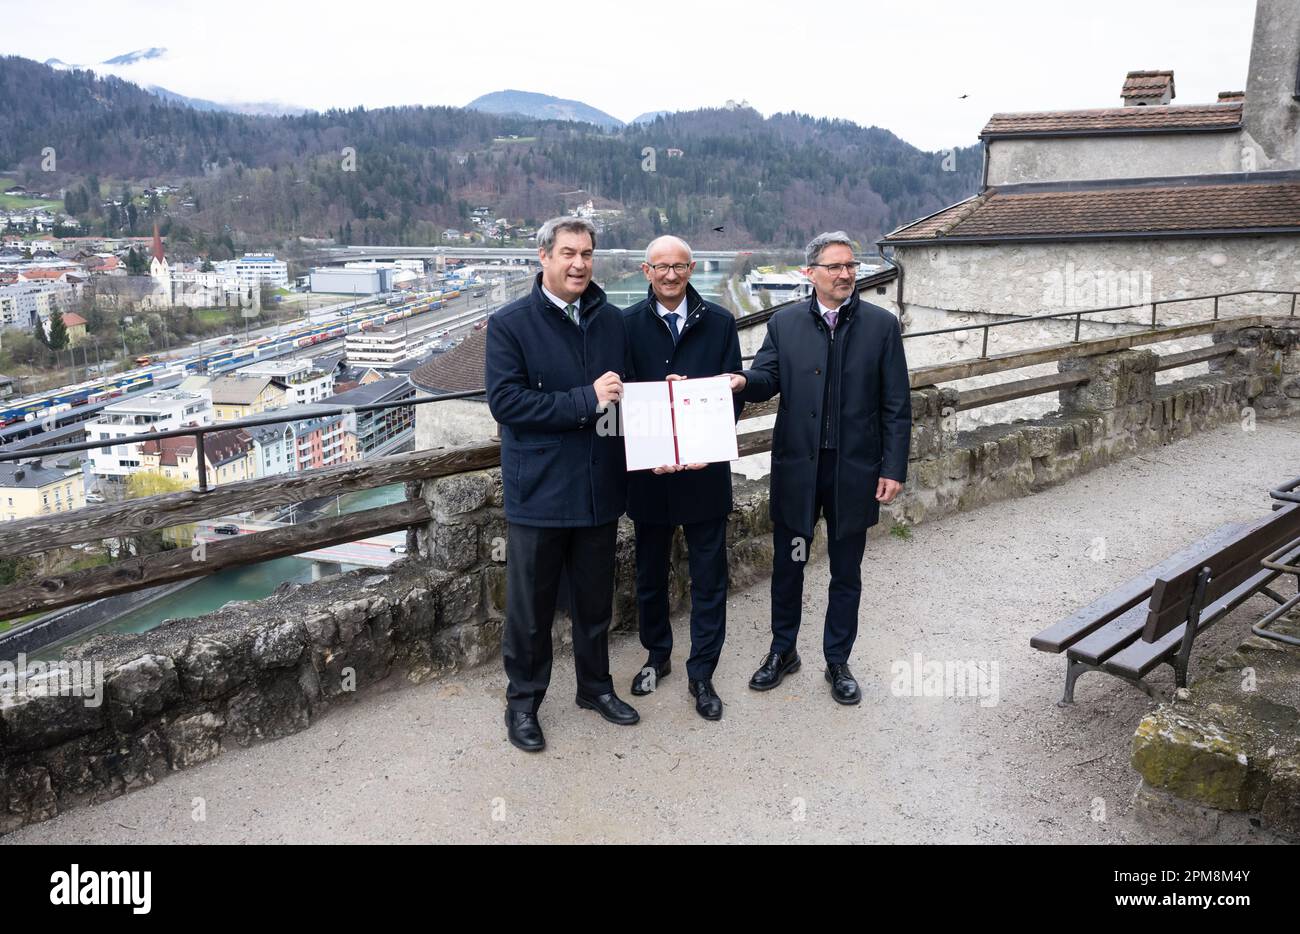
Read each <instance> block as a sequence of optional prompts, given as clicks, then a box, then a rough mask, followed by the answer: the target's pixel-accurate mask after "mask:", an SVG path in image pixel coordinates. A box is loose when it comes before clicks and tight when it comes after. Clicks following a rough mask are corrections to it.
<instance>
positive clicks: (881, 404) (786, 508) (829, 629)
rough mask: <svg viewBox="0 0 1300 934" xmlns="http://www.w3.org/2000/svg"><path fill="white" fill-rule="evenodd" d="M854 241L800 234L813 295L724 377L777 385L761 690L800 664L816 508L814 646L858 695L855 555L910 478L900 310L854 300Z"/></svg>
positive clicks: (844, 691)
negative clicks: (819, 585) (821, 551)
mask: <svg viewBox="0 0 1300 934" xmlns="http://www.w3.org/2000/svg"><path fill="white" fill-rule="evenodd" d="M853 250H854V244H853V241H852V240H850V239H849V236H848V234H846V233H844V232H843V231H835V232H834V233H824V234H821V235H819V236H817V237H815V238H814V239H813V241H812V242H811V243H809V244H808V247H807V252H806V259H807V262H808V266H807V268H806V269H805V270H804V273H805V275H807V276H808V278H809V279H810V280H812V284H813V289H814V293H815V294H814V295H813V297H812V298H811V300H810V301H808V302H806V303H804V302H801V303H799V304H797V305H793V306H791V307H789V308H783V309H781V310H780V311H778V312H777V313H776V314H774V315H773V316H772V318H771V319H770V320H769V321H768V323H767V336H766V338H765V339H764V341H763V346H762V347H761V348H760V349H759V351H758V355H757V356H756V357H755V359H754V365H753V367H752V368H751V369H749V370H746V371H745V372H744V373H743V374H742V375H739V376H734V377H732V381H731V382H732V389H733V391H735V392H737V393H738V394H739V395H740V398H742V399H743V400H745V401H746V402H764V401H766V400H768V399H770V398H772V397H773V396H774V395H776V394H777V393H778V392H779V393H780V394H781V403H780V408H779V410H778V412H777V416H776V427H775V428H774V429H773V432H772V479H771V496H770V500H771V512H772V524H773V533H772V537H773V558H772V644H771V650H770V651H769V652H768V654H767V655H766V656H765V657H764V659H763V661H762V664H760V665H759V668H758V670H757V671H756V672H754V676H753V677H752V678H751V679H750V682H749V686H750V687H751V688H753V689H754V690H756V691H769V690H771V689H772V688H774V687H776V686H777V685H779V684H780V683H781V681H782V680H783V679H784V678H785V676H786V675H787V674H791V673H793V672H795V671H798V670H799V665H800V661H799V653H798V652H797V651H796V642H797V640H798V635H799V623H800V618H801V614H802V609H803V572H804V565H805V564H806V562H807V558H808V546H809V544H810V543H811V541H812V535H813V528H814V527H815V526H816V524H817V518H818V516H819V515H824V516H825V517H826V550H827V554H828V557H829V559H830V571H831V583H830V590H829V593H828V595H827V601H826V622H825V627H824V631H823V638H822V652H823V654H824V656H825V659H826V680H827V682H829V684H830V685H831V696H832V697H833V698H834V699H835V700H836V701H838V702H839V703H841V704H856V703H858V702H859V701H861V700H862V693H861V690H860V689H859V687H858V683H857V680H856V679H855V678H854V677H853V673H852V671H850V670H849V665H848V661H849V654H850V652H852V650H853V642H854V640H855V639H856V638H857V632H858V604H859V601H860V599H861V596H862V578H861V569H862V554H863V551H864V549H865V548H866V542H867V529H868V528H870V527H871V526H873V525H875V524H876V522H877V521H879V518H880V504H881V503H889V502H892V501H893V500H894V498H895V497H896V496H897V495H898V493H899V491H900V490H901V489H902V486H903V482H904V481H905V480H906V479H907V454H908V447H909V444H910V442H911V432H912V404H911V392H910V387H909V383H908V376H907V360H906V358H905V357H904V355H903V337H902V332H901V329H900V328H899V324H898V319H897V318H895V317H894V315H892V314H891V313H890V312H888V311H886V310H885V309H884V308H880V307H878V306H876V305H872V304H869V303H867V302H864V301H861V300H860V299H859V298H858V292H857V288H856V277H857V261H856V260H855V258H854V254H853Z"/></svg>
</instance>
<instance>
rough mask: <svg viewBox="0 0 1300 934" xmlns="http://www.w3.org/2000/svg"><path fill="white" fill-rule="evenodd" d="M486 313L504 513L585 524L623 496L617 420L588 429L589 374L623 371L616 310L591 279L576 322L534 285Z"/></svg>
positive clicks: (621, 504) (548, 522) (592, 407)
mask: <svg viewBox="0 0 1300 934" xmlns="http://www.w3.org/2000/svg"><path fill="white" fill-rule="evenodd" d="M541 282H542V277H541V274H540V273H539V274H538V276H537V281H536V282H534V283H533V291H532V294H530V295H527V296H525V297H524V298H521V299H519V300H518V301H515V302H512V303H510V304H509V305H507V306H506V307H504V308H502V309H501V310H500V311H498V312H497V313H496V314H494V315H493V316H492V317H491V318H490V319H488V320H489V323H488V329H487V349H486V351H485V354H486V370H487V373H486V378H487V397H488V407H489V408H490V409H491V410H492V417H493V418H495V419H496V420H497V422H499V423H500V425H501V485H502V488H503V490H504V492H505V506H506V518H507V519H508V520H509V521H510V522H514V523H517V524H519V525H532V526H570V527H581V526H594V525H603V524H605V523H606V522H613V521H614V520H615V519H617V518H618V517H619V516H621V515H622V514H623V510H624V508H625V507H626V504H627V462H626V460H625V458H624V456H623V439H622V438H621V437H620V436H619V434H618V423H617V421H616V420H615V421H614V422H613V429H612V430H611V431H609V432H598V431H597V430H596V427H597V425H598V424H599V423H600V422H601V413H599V412H597V411H596V390H595V389H593V388H592V383H594V382H595V381H596V380H597V378H599V377H600V376H601V375H603V374H604V373H605V372H607V371H609V370H613V371H614V372H615V373H618V374H619V376H620V377H621V378H623V379H625V380H627V379H630V378H631V372H632V370H631V363H630V360H629V359H628V356H627V335H626V332H625V331H624V328H623V313H622V311H621V310H620V309H619V308H617V307H615V306H614V305H611V304H609V303H608V302H606V301H605V293H604V292H602V291H601V290H600V288H599V287H598V286H597V285H596V284H595V283H594V282H593V283H592V284H591V285H590V286H588V287H587V291H586V292H584V293H583V295H582V299H581V302H580V308H581V313H580V318H581V320H582V326H581V327H579V326H578V325H576V324H574V323H573V322H572V321H570V320H569V319H568V318H567V317H566V316H565V314H564V312H563V311H561V310H560V309H559V308H557V307H555V305H553V304H552V303H551V302H550V301H549V300H548V299H547V298H546V296H545V295H544V294H543V293H542V288H541Z"/></svg>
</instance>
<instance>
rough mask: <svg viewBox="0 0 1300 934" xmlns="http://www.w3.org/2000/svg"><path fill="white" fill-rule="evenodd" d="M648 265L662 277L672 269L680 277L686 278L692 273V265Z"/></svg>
mask: <svg viewBox="0 0 1300 934" xmlns="http://www.w3.org/2000/svg"><path fill="white" fill-rule="evenodd" d="M646 265H647V266H650V268H651V269H653V270H654V271H655V272H657V273H658V274H659V275H661V276H662V275H663V274H664V273H666V272H667V271H668V270H670V269H671V270H672V271H673V272H675V273H677V275H679V276H684V275H686V274H687V273H688V272H690V271H691V264H690V263H655V264H654V265H651V264H650V263H646Z"/></svg>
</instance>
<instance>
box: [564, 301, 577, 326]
mask: <svg viewBox="0 0 1300 934" xmlns="http://www.w3.org/2000/svg"><path fill="white" fill-rule="evenodd" d="M564 313H565V314H566V315H568V316H569V320H570V321H572V322H573V323H574V324H577V323H578V306H577V305H572V304H570V305H565V306H564Z"/></svg>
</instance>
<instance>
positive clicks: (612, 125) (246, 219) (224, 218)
mask: <svg viewBox="0 0 1300 934" xmlns="http://www.w3.org/2000/svg"><path fill="white" fill-rule="evenodd" d="M153 51H154V50H148V49H146V50H143V52H141V53H133V54H141V55H146V54H149V53H151V52H153ZM119 67H126V68H131V67H133V66H132V65H126V66H119ZM503 95H504V96H501V95H498V96H496V97H495V102H493V101H489V102H488V103H489V106H494V107H500V108H501V109H502V110H503V111H505V112H502V113H494V112H485V110H483V109H480V108H479V107H469V108H457V107H423V106H420V107H409V106H408V107H385V108H380V109H374V110H367V109H365V108H361V107H355V108H351V109H347V110H329V111H326V112H316V111H307V112H304V113H300V114H292V115H284V116H268V115H264V114H243V113H236V112H232V111H231V110H230V109H229V108H228V106H226V105H220V104H214V103H213V102H210V101H194V100H193V99H190V98H186V97H183V96H181V95H173V94H169V93H166V92H164V93H161V94H160V93H159V90H158V89H155V90H153V91H148V90H145V89H144V88H142V87H140V86H138V85H137V84H134V83H132V82H130V81H126V80H123V79H121V78H118V77H114V76H112V75H107V76H100V75H98V74H92V73H91V72H90V71H86V70H65V69H61V68H56V67H54V66H51V65H46V64H42V63H39V62H34V61H31V60H29V59H24V58H20V57H17V56H9V57H3V58H0V172H5V173H6V174H7V175H8V177H9V178H11V179H16V180H17V181H19V182H21V183H22V184H24V185H26V186H27V187H29V188H34V189H36V190H40V191H59V190H60V189H62V190H64V191H65V192H66V193H67V195H66V197H65V208H66V209H67V210H68V211H69V212H70V213H73V214H75V215H77V216H78V217H79V218H81V219H82V220H83V222H84V223H85V224H86V225H88V226H89V227H90V229H91V230H93V231H95V232H102V233H114V234H121V233H128V234H133V235H143V234H146V233H148V232H149V231H150V230H151V229H152V224H153V221H154V220H157V221H158V222H159V223H160V225H161V226H162V228H163V232H164V234H165V235H167V236H169V238H170V239H169V243H174V244H186V243H187V244H189V245H190V247H192V248H193V250H194V251H196V252H200V253H204V254H205V255H210V256H211V257H212V258H213V259H220V258H225V256H226V254H229V253H230V252H232V251H234V250H236V249H239V248H250V249H251V248H265V247H273V246H276V245H277V244H283V243H289V242H295V241H297V239H298V238H300V237H302V238H332V239H334V240H340V241H345V242H349V243H409V244H428V243H436V242H438V240H439V238H440V236H441V234H442V231H443V230H444V229H445V228H449V227H454V228H456V229H458V230H468V229H472V224H471V221H470V214H471V211H472V210H473V209H474V208H476V207H487V208H488V209H489V211H490V212H491V216H492V217H506V218H510V219H512V220H514V221H516V222H518V223H520V224H522V225H523V226H533V225H535V224H536V223H537V222H539V221H540V220H543V219H545V218H547V217H550V216H553V215H555V214H559V213H562V212H565V211H568V210H570V209H572V208H573V207H575V206H577V205H581V204H584V203H585V202H586V201H591V202H592V204H593V207H594V208H595V209H596V210H598V211H605V212H607V213H605V214H603V215H602V223H603V225H604V232H603V233H602V245H604V246H611V247H634V246H637V245H640V244H644V243H645V241H646V239H648V238H649V237H651V236H653V235H655V234H657V233H660V232H671V233H677V234H681V235H682V236H685V237H688V238H689V239H691V242H692V243H694V244H696V245H697V246H699V247H701V248H705V247H711V246H712V247H733V248H735V247H740V248H748V247H762V246H782V247H787V246H795V245H801V244H802V243H804V242H806V241H807V240H808V239H809V238H810V237H811V236H812V235H813V234H814V233H816V232H818V231H820V230H826V229H844V230H847V231H849V232H850V233H851V234H853V235H854V236H855V237H859V238H861V239H862V240H863V241H866V242H871V241H873V240H874V239H876V238H878V237H879V236H880V235H881V234H882V233H884V232H886V231H888V230H890V229H892V228H893V227H894V226H896V225H897V224H900V223H903V222H904V221H908V220H911V219H913V218H915V217H918V216H921V215H923V214H928V213H931V212H933V211H936V210H938V209H939V208H941V207H944V206H946V205H948V204H952V203H953V202H956V201H959V200H961V199H962V198H965V197H967V196H969V195H970V194H972V193H973V192H974V191H975V190H976V189H977V188H978V184H979V173H980V166H981V159H980V154H979V151H978V148H977V147H974V146H971V147H966V148H961V149H957V150H956V151H955V153H952V154H951V156H952V158H949V159H946V158H945V154H944V153H931V152H924V151H922V150H919V149H917V148H916V147H914V146H911V145H910V144H908V143H906V142H904V141H903V140H901V139H899V138H898V137H897V136H895V135H894V134H893V133H891V132H889V131H888V130H885V129H881V128H879V127H863V126H859V125H857V124H855V123H852V122H849V121H844V120H828V119H815V118H812V117H809V116H805V115H801V114H796V113H788V114H775V115H773V116H770V117H764V116H763V115H762V114H760V113H758V112H757V111H755V110H753V109H752V108H750V107H748V106H746V105H745V104H744V103H743V102H741V103H735V102H728V104H727V106H725V107H720V108H706V109H701V110H695V111H687V112H677V113H669V114H663V113H657V114H649V115H645V117H646V120H647V121H649V122H633V123H629V124H619V123H618V122H617V121H616V119H615V118H613V117H611V116H610V115H609V114H603V113H601V112H600V111H597V110H595V109H594V108H588V107H586V105H583V104H582V103H581V102H578V101H563V100H561V99H557V98H548V97H547V96H546V95H534V94H529V93H527V92H518V91H507V92H503ZM488 97H493V96H492V95H488ZM480 103H481V101H480ZM521 108H525V109H526V108H541V111H540V113H541V114H543V115H541V116H539V115H537V114H536V113H534V114H532V115H528V114H522V115H521V114H520V113H519V112H518V111H519V109H521ZM651 117H653V118H654V119H653V120H650V119H649V118H651ZM575 121H577V122H575ZM588 121H590V122H588ZM47 148H53V149H54V150H55V151H56V152H57V157H58V158H57V171H55V172H52V173H49V172H45V171H42V169H43V166H42V153H43V152H44V151H45V150H46V149H47ZM953 162H955V171H950V170H946V169H949V168H954V166H953V165H952V163H953ZM159 183H166V184H168V185H170V186H174V187H176V188H178V189H179V191H178V193H177V194H175V195H174V196H168V197H166V198H159V199H154V200H152V201H149V202H148V203H147V204H146V206H145V207H144V209H143V210H142V209H141V203H140V201H139V199H138V198H133V197H132V192H133V191H136V192H138V190H139V188H140V187H141V186H145V185H155V184H159ZM114 201H115V202H117V204H113V203H111V202H114ZM150 211H154V212H157V213H156V214H150V213H149V212H150Z"/></svg>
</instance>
